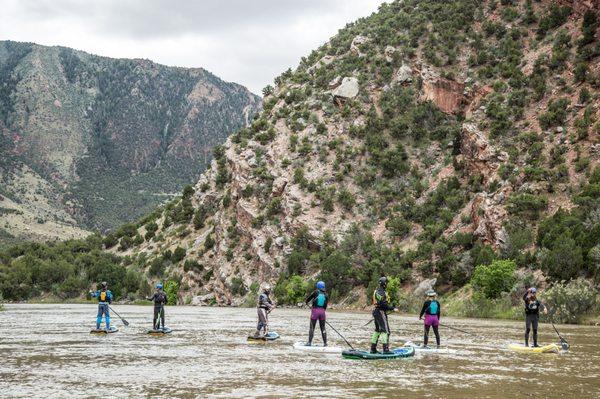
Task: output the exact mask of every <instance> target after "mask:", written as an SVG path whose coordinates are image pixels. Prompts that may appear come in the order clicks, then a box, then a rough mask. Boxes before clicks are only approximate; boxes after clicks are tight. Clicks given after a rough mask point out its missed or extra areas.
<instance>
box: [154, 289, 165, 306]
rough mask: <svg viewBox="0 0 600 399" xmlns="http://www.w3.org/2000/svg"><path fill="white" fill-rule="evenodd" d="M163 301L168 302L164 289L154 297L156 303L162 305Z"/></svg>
mask: <svg viewBox="0 0 600 399" xmlns="http://www.w3.org/2000/svg"><path fill="white" fill-rule="evenodd" d="M163 303H167V296H166V295H165V293H164V292H162V291H161V292H157V293H156V296H155V297H154V304H155V305H162V304H163Z"/></svg>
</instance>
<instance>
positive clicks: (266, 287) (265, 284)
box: [262, 283, 271, 292]
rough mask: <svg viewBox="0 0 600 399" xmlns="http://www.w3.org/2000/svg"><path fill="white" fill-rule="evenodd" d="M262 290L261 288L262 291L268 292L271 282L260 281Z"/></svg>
mask: <svg viewBox="0 0 600 399" xmlns="http://www.w3.org/2000/svg"><path fill="white" fill-rule="evenodd" d="M262 290H263V292H270V291H271V284H269V283H262Z"/></svg>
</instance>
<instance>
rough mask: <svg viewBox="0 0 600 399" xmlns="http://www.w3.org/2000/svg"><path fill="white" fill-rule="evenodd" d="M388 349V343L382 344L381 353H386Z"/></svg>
mask: <svg viewBox="0 0 600 399" xmlns="http://www.w3.org/2000/svg"><path fill="white" fill-rule="evenodd" d="M389 351H390V345H389V344H383V353H388V352H389Z"/></svg>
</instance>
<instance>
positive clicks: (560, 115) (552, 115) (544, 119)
mask: <svg viewBox="0 0 600 399" xmlns="http://www.w3.org/2000/svg"><path fill="white" fill-rule="evenodd" d="M568 106H569V100H568V99H566V98H560V99H558V100H550V103H549V104H548V110H547V111H546V112H544V113H542V114H540V116H539V117H538V121H539V122H540V127H541V128H542V129H544V130H546V129H549V128H551V127H553V126H558V125H562V124H564V123H565V120H566V118H567V107H568Z"/></svg>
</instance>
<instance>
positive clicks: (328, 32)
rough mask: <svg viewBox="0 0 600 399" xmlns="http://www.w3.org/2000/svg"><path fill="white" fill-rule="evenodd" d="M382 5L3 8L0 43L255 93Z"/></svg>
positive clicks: (64, 1)
mask: <svg viewBox="0 0 600 399" xmlns="http://www.w3.org/2000/svg"><path fill="white" fill-rule="evenodd" d="M382 2H383V1H382V0H199V1H198V0H196V1H194V0H187V1H185V0H2V1H1V11H0V40H16V41H28V42H35V43H39V44H44V45H61V46H67V47H73V48H76V49H79V50H84V51H87V52H89V53H93V54H99V55H104V56H109V57H124V58H149V59H151V60H153V61H156V62H159V63H161V64H166V65H176V66H185V67H203V68H206V69H208V70H209V71H211V72H213V73H214V74H216V75H217V76H219V77H221V78H223V79H225V80H228V81H233V82H237V83H241V84H243V85H245V86H247V87H248V88H249V89H250V90H252V91H253V92H255V93H257V94H260V90H261V89H262V88H263V87H264V86H265V85H267V84H269V83H271V82H272V81H273V78H274V77H275V76H277V75H279V74H280V73H281V72H282V71H284V70H285V69H287V68H288V67H292V68H293V67H295V66H297V65H298V62H299V60H300V57H302V56H306V55H308V54H309V53H310V51H311V50H313V49H315V48H316V47H317V46H319V45H321V44H323V43H324V42H325V41H327V39H329V38H330V37H331V36H333V35H334V34H335V33H336V32H337V30H338V29H340V28H342V27H344V26H345V25H346V23H348V22H351V21H354V20H355V19H357V18H360V17H363V16H368V15H370V14H371V13H372V12H374V11H376V10H377V8H378V6H379V4H381V3H382Z"/></svg>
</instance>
